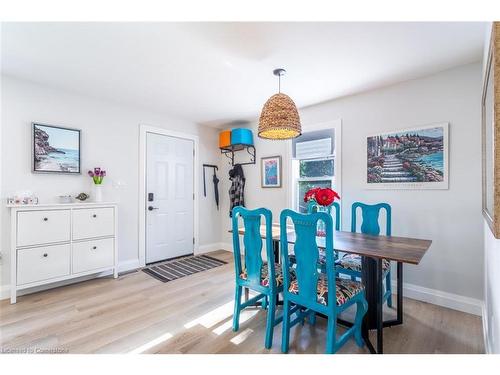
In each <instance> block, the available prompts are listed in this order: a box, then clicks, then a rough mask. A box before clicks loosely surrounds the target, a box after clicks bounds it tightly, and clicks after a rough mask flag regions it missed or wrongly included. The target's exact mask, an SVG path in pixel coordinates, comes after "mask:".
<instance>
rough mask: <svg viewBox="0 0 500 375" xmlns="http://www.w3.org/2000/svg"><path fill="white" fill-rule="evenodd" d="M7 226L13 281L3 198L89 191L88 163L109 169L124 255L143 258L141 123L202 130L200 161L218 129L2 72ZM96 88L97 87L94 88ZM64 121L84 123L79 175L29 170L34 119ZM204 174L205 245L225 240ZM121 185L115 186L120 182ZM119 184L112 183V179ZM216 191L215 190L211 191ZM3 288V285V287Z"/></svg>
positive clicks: (123, 259)
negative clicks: (140, 244)
mask: <svg viewBox="0 0 500 375" xmlns="http://www.w3.org/2000/svg"><path fill="white" fill-rule="evenodd" d="M1 87H2V102H1V104H2V117H1V121H2V137H1V138H2V140H3V142H2V156H3V158H2V171H1V181H2V189H1V202H2V208H1V215H2V221H3V223H4V225H3V226H2V241H1V246H2V248H1V251H2V255H3V256H4V262H3V264H2V271H3V272H2V277H1V285H2V286H3V287H4V289H5V288H6V286H7V285H8V284H9V277H10V276H9V262H10V260H9V238H8V233H9V231H8V225H7V224H5V223H9V220H8V217H9V216H8V215H9V212H8V209H7V208H5V204H4V203H3V202H5V198H6V197H7V196H9V195H11V194H13V193H14V192H16V191H18V190H25V189H29V190H32V191H33V193H35V194H36V195H37V196H38V197H39V198H40V199H41V201H45V202H47V201H53V200H55V197H57V196H58V195H63V194H71V195H73V196H74V195H76V194H78V193H79V192H82V191H86V192H91V179H90V178H89V177H88V176H87V175H86V173H85V172H86V171H87V170H88V169H92V168H93V167H97V166H100V167H103V168H104V169H105V170H106V171H107V173H108V174H107V177H106V178H105V182H104V184H103V185H104V189H105V190H104V191H105V194H104V198H105V199H106V200H113V201H118V202H119V225H118V238H119V240H118V249H119V250H118V251H119V262H120V263H121V264H122V265H124V267H126V266H127V265H129V266H134V265H136V264H137V261H138V199H139V196H138V186H139V182H138V181H139V180H138V179H139V177H138V174H139V124H147V125H151V126H156V127H162V128H166V129H170V130H175V131H180V132H185V133H191V134H195V135H198V136H199V139H200V142H199V143H200V145H199V148H200V149H199V155H198V157H199V162H200V164H201V163H217V162H218V161H219V155H220V153H219V151H218V149H217V131H216V130H214V129H211V128H208V127H201V126H198V125H196V124H194V123H191V122H187V121H183V120H180V119H176V118H173V117H171V116H168V115H165V114H160V113H151V112H148V111H146V110H141V109H138V108H131V107H130V106H123V105H119V104H115V103H110V102H102V101H97V100H94V99H92V98H87V97H82V96H79V95H75V94H72V93H68V92H64V91H60V90H57V89H52V88H47V87H42V86H39V85H35V84H32V83H30V82H27V81H22V80H18V79H15V78H12V77H6V76H3V77H2V86H1ZM96 89H97V88H96ZM32 121H38V122H42V123H48V124H54V125H62V126H67V127H73V128H78V129H81V130H82V149H81V155H82V172H83V173H82V175H80V176H70V175H43V174H33V173H31V164H30V157H31V151H30V150H31V143H30V142H31V125H30V124H31V122H32ZM201 178H202V175H201V173H200V174H199V181H200V185H199V186H200V207H199V208H200V211H199V212H200V217H199V219H200V233H199V235H200V238H199V244H200V248H203V246H206V245H210V244H214V243H219V242H220V232H221V230H220V215H219V213H218V212H217V211H216V208H215V204H214V203H213V199H205V198H203V190H202V185H201V183H202V181H201ZM117 182H121V183H122V184H123V186H122V187H119V188H117V187H116V183H117ZM114 185H115V186H114ZM210 192H212V190H210ZM4 292H5V290H4Z"/></svg>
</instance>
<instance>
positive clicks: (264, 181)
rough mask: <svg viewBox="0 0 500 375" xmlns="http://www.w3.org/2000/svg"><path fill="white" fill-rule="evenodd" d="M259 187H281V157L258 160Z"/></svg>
mask: <svg viewBox="0 0 500 375" xmlns="http://www.w3.org/2000/svg"><path fill="white" fill-rule="evenodd" d="M260 172H261V173H260V174H261V186H262V187H263V188H280V187H281V156H268V157H265V158H260Z"/></svg>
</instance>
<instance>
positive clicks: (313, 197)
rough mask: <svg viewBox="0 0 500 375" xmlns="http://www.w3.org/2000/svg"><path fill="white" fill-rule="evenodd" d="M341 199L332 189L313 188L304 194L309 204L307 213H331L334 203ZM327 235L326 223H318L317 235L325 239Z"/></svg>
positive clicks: (305, 200)
mask: <svg viewBox="0 0 500 375" xmlns="http://www.w3.org/2000/svg"><path fill="white" fill-rule="evenodd" d="M335 199H340V195H338V193H337V192H336V191H335V190H333V189H330V188H319V187H317V188H313V189H310V190H308V191H307V192H306V193H305V194H304V202H305V203H307V212H308V213H313V212H327V213H328V214H330V213H331V210H332V205H333V202H335ZM325 234H326V231H325V223H324V222H322V221H319V222H318V227H317V235H318V236H320V237H324V236H325Z"/></svg>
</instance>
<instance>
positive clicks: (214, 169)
mask: <svg viewBox="0 0 500 375" xmlns="http://www.w3.org/2000/svg"><path fill="white" fill-rule="evenodd" d="M205 168H213V171H214V175H213V176H212V182H213V184H214V194H215V204H216V205H217V210H218V209H219V179H218V178H217V174H216V170H218V169H219V168H218V167H217V166H216V165H211V164H203V195H204V196H205V197H206V196H207V184H206V179H205Z"/></svg>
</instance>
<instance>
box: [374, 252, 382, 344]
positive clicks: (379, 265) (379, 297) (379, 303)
mask: <svg viewBox="0 0 500 375" xmlns="http://www.w3.org/2000/svg"><path fill="white" fill-rule="evenodd" d="M376 274H377V287H378V288H377V289H378V290H377V294H378V295H377V353H378V354H383V353H384V336H383V335H384V315H383V314H384V311H383V307H384V288H383V287H382V276H383V275H382V259H377V271H376Z"/></svg>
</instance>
